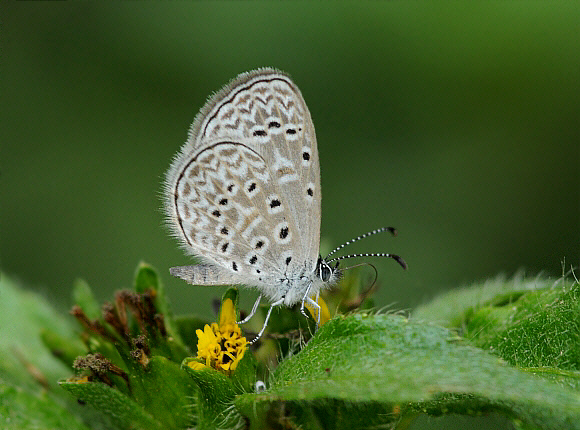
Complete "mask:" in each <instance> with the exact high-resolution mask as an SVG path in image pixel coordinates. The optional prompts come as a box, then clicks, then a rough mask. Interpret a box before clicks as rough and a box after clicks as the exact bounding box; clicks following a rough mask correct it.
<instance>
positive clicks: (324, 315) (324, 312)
mask: <svg viewBox="0 0 580 430" xmlns="http://www.w3.org/2000/svg"><path fill="white" fill-rule="evenodd" d="M317 303H318V306H320V325H321V326H322V325H323V324H325V323H327V322H328V321H329V320H330V311H329V310H328V306H326V302H325V301H324V300H322V297H320V296H319V297H318V302H317ZM304 307H305V308H306V309H308V312H310V315H312V318H314V321H316V320H318V309H316V308H315V307H314V306H312V305H311V304H310V303H308V302H306V303H304Z"/></svg>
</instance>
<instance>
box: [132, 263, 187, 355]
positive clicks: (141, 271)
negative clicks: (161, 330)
mask: <svg viewBox="0 0 580 430" xmlns="http://www.w3.org/2000/svg"><path fill="white" fill-rule="evenodd" d="M149 288H152V289H154V290H155V291H156V292H157V297H156V299H155V307H156V310H157V312H159V313H161V314H163V318H164V321H165V327H166V328H167V332H168V333H169V334H170V335H171V338H172V343H174V344H175V345H170V347H171V348H172V350H173V351H174V353H175V354H176V355H179V353H178V351H179V350H180V349H184V348H185V346H184V343H183V341H182V339H181V337H180V335H179V330H178V329H177V327H176V326H175V323H174V321H173V313H172V312H171V307H170V305H169V299H168V298H167V296H166V295H165V288H164V287H163V283H162V282H161V281H160V279H159V276H158V275H157V271H156V270H155V269H154V268H153V267H152V266H150V265H149V264H147V263H144V262H141V263H139V266H138V267H137V272H136V274H135V291H136V292H138V293H144V292H145V291H147V290H148V289H149Z"/></svg>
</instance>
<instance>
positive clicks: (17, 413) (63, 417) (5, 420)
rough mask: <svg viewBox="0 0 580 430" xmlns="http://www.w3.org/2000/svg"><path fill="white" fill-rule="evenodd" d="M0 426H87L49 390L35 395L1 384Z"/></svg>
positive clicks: (83, 427) (72, 429) (72, 427)
mask: <svg viewBox="0 0 580 430" xmlns="http://www.w3.org/2000/svg"><path fill="white" fill-rule="evenodd" d="M0 417H1V418H0V425H1V426H2V428H3V429H5V430H8V429H18V430H20V429H37V430H44V429H46V430H51V429H65V428H66V429H70V430H76V429H79V430H81V429H82V430H85V429H88V427H87V426H85V425H84V424H83V423H82V422H81V421H80V420H79V419H78V418H77V417H75V416H74V415H72V414H71V413H70V411H69V410H68V409H66V408H65V407H63V405H62V404H61V403H60V402H58V401H56V400H55V399H54V396H51V395H49V394H48V393H43V394H40V393H37V394H34V393H32V392H30V391H29V390H26V389H22V387H17V386H11V385H9V384H5V383H0Z"/></svg>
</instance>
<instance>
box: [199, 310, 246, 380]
mask: <svg viewBox="0 0 580 430" xmlns="http://www.w3.org/2000/svg"><path fill="white" fill-rule="evenodd" d="M196 334H197V358H200V359H202V360H204V361H205V365H206V366H209V367H213V368H214V369H217V370H221V371H224V372H230V371H233V370H235V369H236V367H237V366H238V363H239V362H240V360H241V359H242V357H243V356H244V353H245V352H246V343H247V342H246V338H245V337H243V336H242V330H241V329H240V326H238V324H236V310H235V308H234V303H233V302H232V300H231V299H226V300H225V301H224V302H223V303H222V308H221V310H220V321H219V325H218V324H216V323H212V324H211V325H209V324H206V325H205V327H204V328H203V331H202V330H196ZM198 368H199V366H198Z"/></svg>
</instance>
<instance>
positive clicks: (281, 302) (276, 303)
mask: <svg viewBox="0 0 580 430" xmlns="http://www.w3.org/2000/svg"><path fill="white" fill-rule="evenodd" d="M283 303H284V297H282V298H281V299H280V300H278V301H276V302H274V303H272V304H271V305H270V309H268V313H267V314H266V321H264V325H263V326H262V330H260V333H258V336H256V337H255V338H254V339H252V340H251V341H250V342H249V343H250V344H252V343H254V342H255V341H257V340H258V339H260V338H261V337H262V334H264V330H266V326H267V325H268V320H269V319H270V314H271V313H272V309H274V307H276V306H280V305H281V304H283Z"/></svg>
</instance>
